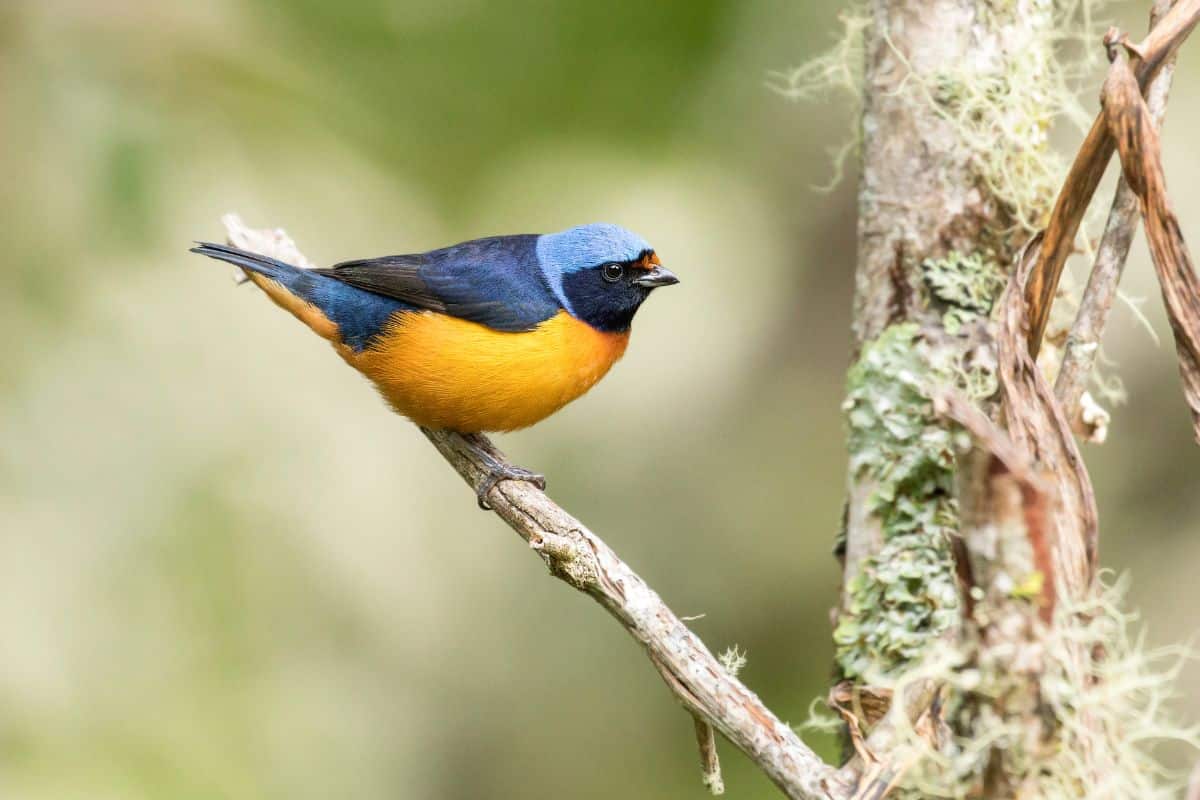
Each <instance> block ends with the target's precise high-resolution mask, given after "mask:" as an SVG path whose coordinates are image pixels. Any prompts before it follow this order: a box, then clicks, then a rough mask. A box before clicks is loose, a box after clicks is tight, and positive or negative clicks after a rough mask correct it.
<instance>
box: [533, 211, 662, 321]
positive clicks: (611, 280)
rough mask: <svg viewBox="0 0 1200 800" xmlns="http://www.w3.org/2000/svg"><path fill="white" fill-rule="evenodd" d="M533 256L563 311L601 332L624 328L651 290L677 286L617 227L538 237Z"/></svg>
mask: <svg viewBox="0 0 1200 800" xmlns="http://www.w3.org/2000/svg"><path fill="white" fill-rule="evenodd" d="M537 255H538V262H539V263H540V265H541V268H542V273H543V274H544V275H545V276H546V280H547V281H548V282H549V283H550V286H551V288H552V289H553V290H554V293H555V294H556V295H557V296H558V299H559V302H561V303H562V305H563V308H565V309H566V310H567V311H569V312H570V313H571V314H572V315H573V316H575V317H577V318H579V319H581V320H583V321H584V322H586V323H588V324H589V325H591V326H592V327H594V328H597V329H598V330H602V331H624V330H628V329H629V324H630V322H632V320H633V315H634V314H636V313H637V310H638V308H639V307H640V306H641V305H642V302H643V301H644V300H645V299H646V298H647V297H649V296H650V292H652V291H654V290H655V289H656V288H658V287H659V286H670V285H671V284H673V283H679V279H678V278H676V277H675V275H674V274H673V273H672V272H671V271H670V270H668V269H666V268H665V267H664V266H663V265H662V263H661V262H659V260H658V255H657V254H656V253H655V252H654V248H652V247H651V246H650V245H649V244H647V242H646V240H645V239H643V238H642V237H640V236H638V235H637V234H636V233H632V232H630V231H627V230H625V229H624V228H621V227H618V226H616V225H608V224H605V223H596V224H593V225H580V226H579V227H577V228H569V229H568V230H565V231H561V232H559V233H547V234H543V235H542V236H540V237H539V238H538V242H537Z"/></svg>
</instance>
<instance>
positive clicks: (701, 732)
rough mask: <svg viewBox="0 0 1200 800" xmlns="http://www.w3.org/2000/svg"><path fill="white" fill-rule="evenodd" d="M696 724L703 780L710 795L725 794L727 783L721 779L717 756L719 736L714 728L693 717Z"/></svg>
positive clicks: (719, 763) (706, 722)
mask: <svg viewBox="0 0 1200 800" xmlns="http://www.w3.org/2000/svg"><path fill="white" fill-rule="evenodd" d="M692 721H693V722H695V723H696V744H697V745H699V747H700V769H701V770H702V772H701V780H703V781H704V788H706V789H708V792H709V794H712V795H720V794H725V781H724V780H722V779H721V758H720V756H718V755H717V736H716V733H715V732H714V731H713V726H712V725H709V724H708V721H707V720H704V719H702V718H700V717H697V716H694V715H693V716H692Z"/></svg>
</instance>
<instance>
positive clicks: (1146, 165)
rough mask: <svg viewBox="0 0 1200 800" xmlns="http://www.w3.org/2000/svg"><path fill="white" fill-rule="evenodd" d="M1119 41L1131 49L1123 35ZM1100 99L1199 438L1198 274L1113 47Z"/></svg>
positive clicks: (1142, 112) (1130, 81) (1154, 143)
mask: <svg viewBox="0 0 1200 800" xmlns="http://www.w3.org/2000/svg"><path fill="white" fill-rule="evenodd" d="M1121 43H1122V44H1124V45H1125V47H1126V48H1127V49H1131V50H1132V48H1130V46H1129V44H1128V43H1127V42H1124V41H1123V39H1122V40H1121ZM1103 100H1104V115H1105V119H1106V120H1107V122H1108V127H1109V131H1110V133H1111V135H1112V137H1113V139H1114V140H1115V141H1116V142H1117V147H1118V149H1119V151H1120V155H1121V167H1122V169H1123V170H1124V173H1125V179H1126V180H1127V181H1129V185H1130V187H1131V188H1132V189H1133V191H1134V192H1136V193H1137V195H1138V197H1139V198H1140V200H1141V205H1142V216H1143V218H1144V220H1145V224H1146V241H1147V242H1148V243H1149V245H1150V255H1151V257H1152V260H1153V261H1154V269H1155V272H1157V273H1158V283H1159V287H1160V288H1161V289H1162V296H1163V303H1164V305H1166V308H1167V319H1168V321H1169V322H1170V323H1171V332H1172V333H1173V334H1174V336H1175V351H1176V354H1177V355H1178V357H1179V374H1180V377H1181V378H1182V379H1183V394H1184V398H1185V399H1186V400H1187V403H1188V406H1189V408H1190V409H1191V412H1192V435H1193V436H1194V437H1195V438H1196V440H1197V441H1198V442H1200V278H1197V277H1196V270H1195V267H1194V266H1193V263H1192V257H1191V254H1190V253H1189V252H1188V248H1187V244H1186V243H1185V242H1184V240H1183V232H1182V230H1181V229H1180V227H1179V220H1178V219H1177V218H1176V216H1175V212H1174V210H1173V209H1172V207H1171V201H1170V199H1169V198H1168V197H1167V181H1166V175H1165V174H1164V172H1163V166H1162V152H1161V148H1160V145H1159V138H1158V131H1157V130H1156V129H1155V125H1154V122H1153V120H1152V119H1151V115H1150V110H1149V109H1148V108H1147V107H1146V102H1145V100H1143V99H1142V95H1141V92H1140V91H1139V89H1138V84H1137V80H1136V78H1135V76H1134V73H1133V72H1132V71H1131V70H1130V66H1129V64H1127V63H1126V61H1125V60H1124V59H1123V58H1121V57H1120V56H1119V55H1117V54H1115V53H1114V58H1113V64H1112V67H1111V68H1110V69H1109V72H1108V80H1106V81H1105V82H1104V94H1103Z"/></svg>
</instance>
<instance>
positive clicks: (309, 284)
mask: <svg viewBox="0 0 1200 800" xmlns="http://www.w3.org/2000/svg"><path fill="white" fill-rule="evenodd" d="M192 252H193V253H199V254H200V255H202V256H208V257H209V258H215V259H217V260H218V261H226V262H228V263H230V264H234V265H236V266H238V267H241V268H242V269H243V270H245V271H246V276H247V277H248V278H249V279H250V280H251V281H253V282H254V283H255V284H256V285H257V286H258V288H260V289H262V290H263V291H264V292H265V293H266V295H267V297H269V298H271V300H273V301H274V302H275V304H276V305H278V306H280V307H281V308H283V309H285V310H287V311H289V312H291V313H292V315H293V316H295V317H296V318H297V319H299V320H300V321H301V322H303V323H304V324H305V325H307V326H308V327H310V328H312V330H313V331H315V332H316V333H317V335H318V336H321V337H322V338H324V339H329V340H330V341H333V342H335V343H344V344H346V345H348V346H349V347H351V348H352V349H354V350H362V349H363V348H364V347H366V346H367V345H368V344H369V343H370V341H371V340H372V338H373V337H375V336H376V335H378V334H379V333H380V332H381V331H382V330H383V329H384V326H385V325H386V324H387V323H388V321H389V320H390V319H391V316H392V314H393V313H395V312H397V311H401V310H408V309H413V307H412V306H409V305H407V304H405V303H402V302H401V301H399V300H395V299H393V298H390V297H383V296H381V295H377V294H374V293H372V292H368V291H366V290H365V289H359V288H356V287H354V286H349V285H347V284H345V283H342V282H341V281H338V280H335V279H333V278H330V277H327V276H325V275H322V274H321V273H319V272H317V271H315V270H310V269H303V268H301V267H295V266H292V265H291V264H286V263H284V262H282V261H278V260H276V259H274V258H268V257H267V256H260V255H258V254H257V253H251V252H248V251H246V250H240V249H238V248H236V247H230V246H229V245H224V244H212V243H210V242H197V243H196V246H195V247H193V248H192ZM414 310H415V309H414Z"/></svg>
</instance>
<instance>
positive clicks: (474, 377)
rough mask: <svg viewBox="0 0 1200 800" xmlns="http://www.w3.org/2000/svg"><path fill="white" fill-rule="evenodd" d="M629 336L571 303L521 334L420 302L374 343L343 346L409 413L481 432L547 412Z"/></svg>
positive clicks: (431, 424)
mask: <svg viewBox="0 0 1200 800" xmlns="http://www.w3.org/2000/svg"><path fill="white" fill-rule="evenodd" d="M335 341H336V340H335ZM628 342H629V332H628V331H626V332H624V333H603V332H601V331H597V330H596V329H594V328H592V327H591V326H590V325H588V324H587V323H584V322H580V321H579V320H577V319H575V318H574V317H572V316H571V315H569V314H567V313H566V312H565V311H560V312H559V313H558V314H557V315H556V316H554V317H551V318H550V319H548V320H546V321H545V322H543V323H542V324H541V325H539V326H538V327H537V328H535V329H534V330H532V331H528V332H522V333H506V332H502V331H495V330H492V329H491V328H487V327H485V326H483V325H479V324H477V323H474V322H468V321H466V320H461V319H457V318H455V317H450V316H446V315H444V314H435V313H432V312H428V311H421V312H414V313H406V312H402V313H399V314H397V315H396V316H395V317H394V318H393V321H392V322H391V323H390V324H389V326H388V328H387V329H386V330H385V331H384V333H383V334H382V335H381V336H380V337H379V338H378V339H377V340H376V341H375V342H374V343H373V344H372V346H371V347H369V348H367V349H366V350H363V351H361V352H355V351H354V350H353V349H351V348H349V347H346V346H345V345H342V344H337V345H336V347H337V350H338V352H339V353H340V354H341V355H342V357H343V358H344V359H346V361H347V362H348V363H349V364H350V365H351V366H353V367H354V368H356V369H358V370H359V371H360V372H362V373H363V374H364V375H366V376H367V377H368V378H370V379H371V380H372V381H373V382H374V383H375V385H376V386H377V387H379V391H380V393H381V394H382V395H383V396H384V398H385V399H386V400H387V401H388V402H389V403H391V405H392V407H393V408H395V409H396V411H398V412H400V413H401V414H403V415H404V416H406V417H408V418H410V419H411V420H413V421H414V422H416V423H417V424H419V425H424V426H426V427H428V428H448V429H450V430H456V431H460V432H462V433H474V432H479V431H511V430H516V429H518V428H525V427H528V426H529V425H532V424H534V423H535V422H538V421H539V420H542V419H545V418H546V417H548V416H549V415H551V414H553V413H554V412H555V411H557V410H559V409H560V408H562V407H563V406H565V405H566V404H567V403H569V402H571V401H572V400H574V399H575V398H577V397H579V396H580V395H582V394H583V393H584V392H586V391H587V390H588V389H590V388H592V386H594V385H595V383H596V381H598V380H600V379H601V378H603V377H604V375H605V373H607V372H608V370H609V368H610V367H611V366H612V365H613V364H614V363H616V361H617V359H619V358H620V357H621V356H622V355H623V354H624V353H625V346H626V344H627V343H628Z"/></svg>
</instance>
